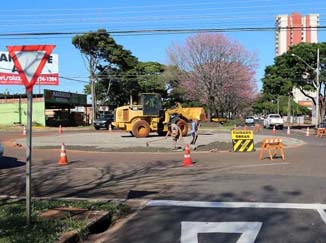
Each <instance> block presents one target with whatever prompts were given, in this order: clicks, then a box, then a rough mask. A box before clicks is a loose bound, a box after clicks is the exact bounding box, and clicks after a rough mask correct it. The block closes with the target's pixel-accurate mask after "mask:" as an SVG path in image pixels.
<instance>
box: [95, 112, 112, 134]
mask: <svg viewBox="0 0 326 243" xmlns="http://www.w3.org/2000/svg"><path fill="white" fill-rule="evenodd" d="M112 122H113V114H103V115H101V116H100V117H99V118H98V119H95V121H94V127H95V129H96V130H99V129H100V128H105V129H109V126H110V124H111V123H112Z"/></svg>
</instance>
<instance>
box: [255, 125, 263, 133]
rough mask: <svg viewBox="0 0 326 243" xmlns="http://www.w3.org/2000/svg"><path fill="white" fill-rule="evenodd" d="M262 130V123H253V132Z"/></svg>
mask: <svg viewBox="0 0 326 243" xmlns="http://www.w3.org/2000/svg"><path fill="white" fill-rule="evenodd" d="M262 131H263V128H262V125H260V124H255V127H254V132H262Z"/></svg>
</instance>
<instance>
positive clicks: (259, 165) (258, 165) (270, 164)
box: [230, 163, 290, 168]
mask: <svg viewBox="0 0 326 243" xmlns="http://www.w3.org/2000/svg"><path fill="white" fill-rule="evenodd" d="M289 164H290V163H269V164H252V165H235V166H230V168H247V167H261V166H275V165H289Z"/></svg>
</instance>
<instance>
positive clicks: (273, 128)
mask: <svg viewBox="0 0 326 243" xmlns="http://www.w3.org/2000/svg"><path fill="white" fill-rule="evenodd" d="M275 132H276V130H275V126H273V134H275Z"/></svg>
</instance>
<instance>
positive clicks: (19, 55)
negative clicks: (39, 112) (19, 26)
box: [7, 45, 55, 225]
mask: <svg viewBox="0 0 326 243" xmlns="http://www.w3.org/2000/svg"><path fill="white" fill-rule="evenodd" d="M54 48H55V46H54V45H28V46H7V50H8V52H9V54H10V57H11V58H12V60H13V62H14V64H15V69H16V70H17V71H18V74H19V77H20V78H21V80H22V83H23V84H24V85H25V87H26V93H27V140H26V216H27V220H26V222H27V225H30V223H31V209H32V200H31V180H32V113H33V110H32V104H33V86H34V84H35V82H36V81H37V79H38V77H39V76H40V74H41V72H42V69H43V68H44V66H45V64H46V62H47V60H48V59H49V58H50V55H51V53H52V51H53V49H54ZM7 83H8V82H7ZM15 84H16V83H15Z"/></svg>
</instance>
